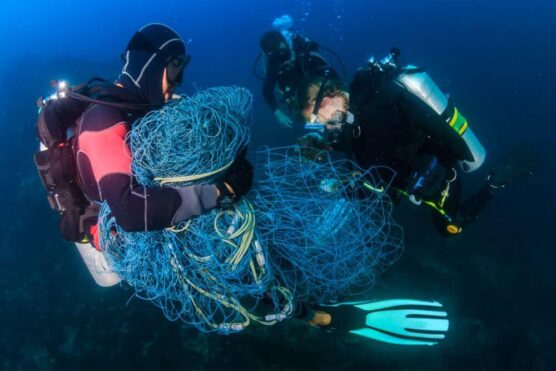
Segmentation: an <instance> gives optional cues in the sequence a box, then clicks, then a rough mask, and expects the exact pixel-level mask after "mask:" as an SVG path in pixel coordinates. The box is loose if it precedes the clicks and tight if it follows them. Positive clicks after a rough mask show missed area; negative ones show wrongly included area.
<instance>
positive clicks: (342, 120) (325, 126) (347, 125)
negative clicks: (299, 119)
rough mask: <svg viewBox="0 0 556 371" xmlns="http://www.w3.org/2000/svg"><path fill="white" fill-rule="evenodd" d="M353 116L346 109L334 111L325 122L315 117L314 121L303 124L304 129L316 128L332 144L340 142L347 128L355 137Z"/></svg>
mask: <svg viewBox="0 0 556 371" xmlns="http://www.w3.org/2000/svg"><path fill="white" fill-rule="evenodd" d="M354 123H355V116H354V115H353V113H351V112H349V111H347V112H342V111H336V113H335V114H334V117H333V118H332V119H331V120H329V121H326V122H324V123H323V122H318V121H316V119H315V120H314V121H311V122H308V123H306V124H305V129H306V130H317V131H319V132H320V133H324V134H326V137H327V138H326V139H327V140H328V142H330V143H331V144H333V145H338V144H341V143H342V142H343V140H344V138H345V134H344V133H346V131H347V130H351V131H352V132H353V136H355V137H357V136H358V135H356V134H355V128H356V126H355V125H354Z"/></svg>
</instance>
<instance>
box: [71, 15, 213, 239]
mask: <svg viewBox="0 0 556 371" xmlns="http://www.w3.org/2000/svg"><path fill="white" fill-rule="evenodd" d="M185 55H186V53H185V44H184V42H183V41H182V40H181V39H180V38H179V36H178V35H177V34H176V33H175V32H174V31H173V30H171V29H170V28H168V27H166V26H163V25H158V24H151V25H147V26H145V27H143V28H142V29H140V30H139V31H138V32H137V33H136V34H135V36H134V37H133V38H132V39H131V41H130V42H129V44H128V47H127V49H126V53H125V54H124V67H123V69H122V72H121V74H120V77H119V78H118V81H117V86H118V88H115V89H116V91H112V92H111V93H110V94H108V95H109V99H110V97H114V96H117V97H118V100H119V101H121V102H122V103H127V104H132V105H143V106H145V105H147V106H148V107H150V109H157V108H159V107H161V106H162V105H163V104H164V94H163V88H162V81H163V74H164V71H165V70H166V68H167V66H170V65H172V64H173V63H174V62H175V61H177V60H182V59H183V57H184V56H185ZM182 72H183V69H182ZM179 78H180V80H181V76H179ZM113 89H114V88H113ZM118 89H119V90H118ZM101 98H102V97H101ZM145 113H146V112H145V110H143V111H142V112H141V111H130V110H129V109H127V110H126V109H121V108H116V107H112V106H107V105H102V104H93V105H92V106H90V107H89V108H88V109H87V110H86V111H85V113H84V114H83V115H82V116H81V118H80V119H79V121H78V126H77V138H76V142H75V158H76V162H77V168H78V174H79V180H80V183H81V186H82V189H83V192H84V193H85V195H86V197H87V198H88V199H89V200H90V201H91V202H103V201H106V202H107V203H108V205H109V206H110V210H111V211H112V214H113V215H114V217H115V218H116V221H117V223H118V225H119V226H120V227H122V228H123V229H124V230H126V231H147V230H157V229H163V228H166V227H169V226H172V225H175V224H176V223H179V222H180V221H183V220H186V219H189V218H191V217H192V216H195V215H199V214H201V213H203V212H205V211H207V210H209V209H211V208H213V207H215V206H216V203H217V193H218V191H217V188H216V186H215V185H193V186H189V187H175V188H172V187H159V188H146V187H143V186H141V185H139V184H138V183H137V181H136V179H135V178H134V177H133V175H132V172H131V152H130V149H129V146H128V144H127V143H126V140H125V138H126V135H127V134H128V133H129V131H130V129H131V124H132V123H133V122H134V121H135V120H137V119H138V118H140V117H141V116H142V115H144V114H145ZM97 248H98V246H97Z"/></svg>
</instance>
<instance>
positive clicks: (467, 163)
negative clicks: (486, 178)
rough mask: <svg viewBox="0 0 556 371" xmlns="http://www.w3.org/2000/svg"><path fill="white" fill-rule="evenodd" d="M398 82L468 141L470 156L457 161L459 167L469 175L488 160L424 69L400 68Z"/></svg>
mask: <svg viewBox="0 0 556 371" xmlns="http://www.w3.org/2000/svg"><path fill="white" fill-rule="evenodd" d="M396 80H397V82H398V83H399V84H400V85H402V86H403V87H404V88H405V89H406V90H407V91H409V92H410V93H411V94H413V95H414V96H415V97H417V98H418V99H420V100H421V101H422V102H423V103H425V104H426V105H427V106H428V107H429V108H431V109H432V110H433V111H434V112H435V113H436V114H437V115H438V116H440V117H442V118H443V121H444V123H445V124H446V125H448V126H450V127H451V128H452V129H453V130H454V131H455V132H456V133H457V134H458V135H459V137H460V138H461V139H462V140H463V141H464V142H465V145H466V147H467V156H466V158H463V159H458V161H457V162H458V165H459V167H460V168H461V169H462V170H463V171H464V172H466V173H470V172H473V171H475V170H477V169H478V168H479V167H481V165H482V164H483V163H484V161H485V158H486V150H485V148H484V147H483V145H482V144H481V142H480V141H479V139H478V138H477V136H476V135H475V133H473V131H472V130H471V128H470V127H469V126H468V123H467V120H466V119H465V117H463V115H462V114H461V113H460V112H459V111H458V109H457V108H456V107H455V105H454V104H453V102H451V101H450V99H449V98H448V97H447V96H446V94H444V93H443V92H442V91H441V90H440V88H439V87H438V86H437V85H436V84H435V82H434V81H433V80H432V79H431V78H430V76H429V75H428V74H427V73H426V72H425V71H424V70H423V69H422V68H418V67H415V66H412V65H408V66H407V67H404V68H402V69H401V73H400V74H399V75H398V77H397V78H396ZM431 121H436V120H431ZM431 130H432V131H434V128H431Z"/></svg>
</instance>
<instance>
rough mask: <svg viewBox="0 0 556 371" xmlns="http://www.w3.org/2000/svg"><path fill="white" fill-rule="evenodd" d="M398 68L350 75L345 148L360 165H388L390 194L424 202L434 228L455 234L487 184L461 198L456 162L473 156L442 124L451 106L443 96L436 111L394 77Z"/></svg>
mask: <svg viewBox="0 0 556 371" xmlns="http://www.w3.org/2000/svg"><path fill="white" fill-rule="evenodd" d="M399 73H400V71H399V70H397V71H392V72H391V73H388V72H382V73H370V72H369V71H368V70H361V71H360V72H358V73H357V74H356V76H355V78H354V80H353V82H352V83H351V85H350V111H352V113H353V114H354V116H355V119H356V125H357V127H358V130H357V131H359V130H360V133H359V132H358V133H357V135H356V136H355V138H354V139H353V143H352V145H350V146H349V148H350V150H351V151H352V153H353V155H354V157H355V159H356V161H357V162H358V163H359V165H361V166H362V167H364V168H369V167H372V166H378V165H385V166H388V167H389V168H390V169H392V170H394V172H395V176H394V177H393V179H392V175H391V173H390V172H389V171H385V172H384V173H383V177H384V180H385V181H390V180H391V182H392V183H391V186H390V188H389V190H390V193H391V195H392V196H393V197H394V198H395V199H400V198H401V197H402V196H412V199H413V200H415V201H416V202H420V201H427V202H430V203H431V204H430V205H429V206H431V205H432V206H433V209H434V210H433V211H432V212H433V214H432V215H433V222H434V225H435V226H436V227H437V229H438V230H439V231H440V232H441V233H442V234H457V233H459V231H460V230H461V227H462V226H465V225H467V224H469V223H470V222H471V221H473V220H474V219H475V218H476V216H477V214H478V213H479V211H480V210H481V209H482V208H483V207H484V205H485V204H486V203H487V201H488V200H489V199H490V197H491V196H490V190H489V187H488V185H485V187H483V188H482V189H481V190H480V191H479V192H478V193H477V194H476V195H475V196H474V197H472V198H471V199H469V200H467V201H466V202H464V203H461V199H460V196H461V183H460V176H459V175H460V171H459V170H458V166H457V162H458V161H464V160H465V161H472V160H473V155H472V154H471V151H470V148H468V146H467V144H466V142H465V141H464V140H463V139H462V137H461V135H460V134H459V133H458V131H457V130H454V128H453V127H450V125H448V124H447V123H448V122H451V121H453V120H451V117H452V116H454V115H457V110H456V109H455V106H454V104H453V102H451V101H449V103H448V106H447V108H446V109H445V111H444V112H443V113H442V114H438V113H437V112H434V110H433V109H432V108H431V107H430V106H429V105H428V104H427V103H426V102H425V101H423V100H422V99H419V97H417V96H415V94H414V93H413V92H411V91H409V90H408V89H407V87H406V86H404V85H403V84H402V83H400V80H399V79H396V76H398V74H399ZM465 126H467V122H465ZM444 196H447V197H444ZM452 225H453V226H452ZM450 228H455V229H450ZM448 230H451V231H452V232H447V231H448Z"/></svg>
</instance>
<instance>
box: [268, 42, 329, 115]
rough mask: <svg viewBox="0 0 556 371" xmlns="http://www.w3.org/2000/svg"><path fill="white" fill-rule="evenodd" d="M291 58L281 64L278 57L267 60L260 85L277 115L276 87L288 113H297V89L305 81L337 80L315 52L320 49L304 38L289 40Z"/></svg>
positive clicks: (326, 63)
mask: <svg viewBox="0 0 556 371" xmlns="http://www.w3.org/2000/svg"><path fill="white" fill-rule="evenodd" d="M291 45H292V47H291V50H290V53H291V54H290V58H289V59H288V60H286V61H284V60H283V59H282V58H280V57H275V58H269V60H268V63H267V73H266V78H265V80H264V84H263V96H264V99H265V101H266V103H267V104H268V105H269V107H270V108H271V109H272V111H276V110H277V109H278V101H277V99H276V96H275V94H274V93H275V88H276V87H278V90H279V91H280V93H281V95H282V98H283V99H284V102H285V104H286V106H287V107H288V109H290V110H291V111H295V110H296V108H297V107H296V103H297V99H298V94H299V93H300V91H299V89H300V88H301V87H302V86H305V84H307V83H308V81H310V80H312V79H315V78H319V77H323V76H324V75H325V73H326V74H328V76H329V77H330V78H334V79H336V78H338V75H337V73H336V71H335V70H334V69H333V68H332V67H331V66H330V64H329V63H328V61H327V60H326V59H325V58H324V57H323V56H322V55H321V54H320V53H319V52H318V49H319V46H318V44H317V43H315V42H314V41H311V40H310V39H309V38H307V37H303V36H299V35H294V36H293V37H292V40H291Z"/></svg>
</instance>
